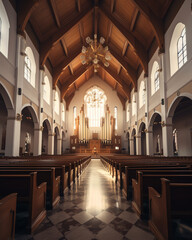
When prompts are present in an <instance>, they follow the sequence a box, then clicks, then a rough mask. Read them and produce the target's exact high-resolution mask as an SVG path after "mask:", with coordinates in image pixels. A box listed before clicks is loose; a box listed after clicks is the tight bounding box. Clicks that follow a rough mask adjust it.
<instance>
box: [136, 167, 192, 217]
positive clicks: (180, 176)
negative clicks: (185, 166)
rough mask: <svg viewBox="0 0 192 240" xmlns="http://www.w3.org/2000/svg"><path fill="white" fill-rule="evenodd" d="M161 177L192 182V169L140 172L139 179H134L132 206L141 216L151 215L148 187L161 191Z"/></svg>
mask: <svg viewBox="0 0 192 240" xmlns="http://www.w3.org/2000/svg"><path fill="white" fill-rule="evenodd" d="M161 178H168V179H169V180H171V181H179V182H192V171H188V170H186V171H173V172H171V171H165V172H164V171H163V170H162V171H161V172H160V170H159V171H158V172H153V173H152V172H151V173H147V172H146V173H144V172H138V177H137V180H136V179H132V185H133V201H132V207H133V209H134V210H135V211H136V213H137V214H138V215H139V216H140V217H141V218H148V215H149V212H148V211H149V196H148V187H154V188H155V189H156V190H157V191H161Z"/></svg>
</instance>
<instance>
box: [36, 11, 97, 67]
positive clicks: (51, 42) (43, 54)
mask: <svg viewBox="0 0 192 240" xmlns="http://www.w3.org/2000/svg"><path fill="white" fill-rule="evenodd" d="M92 11H93V8H92V7H89V9H86V10H84V11H82V12H81V13H80V14H78V15H77V16H76V17H75V18H74V19H73V20H71V21H70V22H69V23H68V24H67V25H65V26H62V27H61V28H60V29H58V31H57V32H56V33H55V34H53V35H52V37H50V38H49V39H47V40H46V41H44V42H42V43H41V45H40V65H41V66H43V65H44V64H45V62H46V59H47V57H48V55H49V53H50V51H51V49H52V47H54V46H55V45H56V44H57V43H58V42H59V41H60V40H61V39H62V38H63V37H64V35H65V34H66V33H67V32H68V31H69V30H70V29H71V28H73V27H74V26H75V25H77V24H78V23H80V21H81V20H82V19H83V18H84V17H85V16H87V15H88V14H90V13H91V12H92Z"/></svg>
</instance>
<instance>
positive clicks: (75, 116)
mask: <svg viewBox="0 0 192 240" xmlns="http://www.w3.org/2000/svg"><path fill="white" fill-rule="evenodd" d="M76 118H77V108H76V107H73V129H76V123H75V119H76Z"/></svg>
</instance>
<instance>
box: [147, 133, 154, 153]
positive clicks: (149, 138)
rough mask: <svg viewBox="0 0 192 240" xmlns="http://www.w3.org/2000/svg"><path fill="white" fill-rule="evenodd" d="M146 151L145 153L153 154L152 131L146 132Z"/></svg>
mask: <svg viewBox="0 0 192 240" xmlns="http://www.w3.org/2000/svg"><path fill="white" fill-rule="evenodd" d="M146 152H147V155H153V132H152V131H147V132H146Z"/></svg>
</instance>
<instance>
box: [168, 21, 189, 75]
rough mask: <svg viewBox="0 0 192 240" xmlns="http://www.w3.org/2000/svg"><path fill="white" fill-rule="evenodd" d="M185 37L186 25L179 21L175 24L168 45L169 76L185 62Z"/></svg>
mask: <svg viewBox="0 0 192 240" xmlns="http://www.w3.org/2000/svg"><path fill="white" fill-rule="evenodd" d="M186 37H187V35H186V27H185V25H184V24H183V23H181V22H179V23H178V24H177V25H176V26H175V29H174V31H173V34H172V37H171V42H170V46H169V56H170V76H173V74H175V73H176V72H177V71H178V69H179V68H181V67H182V66H183V64H185V63H186V62H187V40H186Z"/></svg>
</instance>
